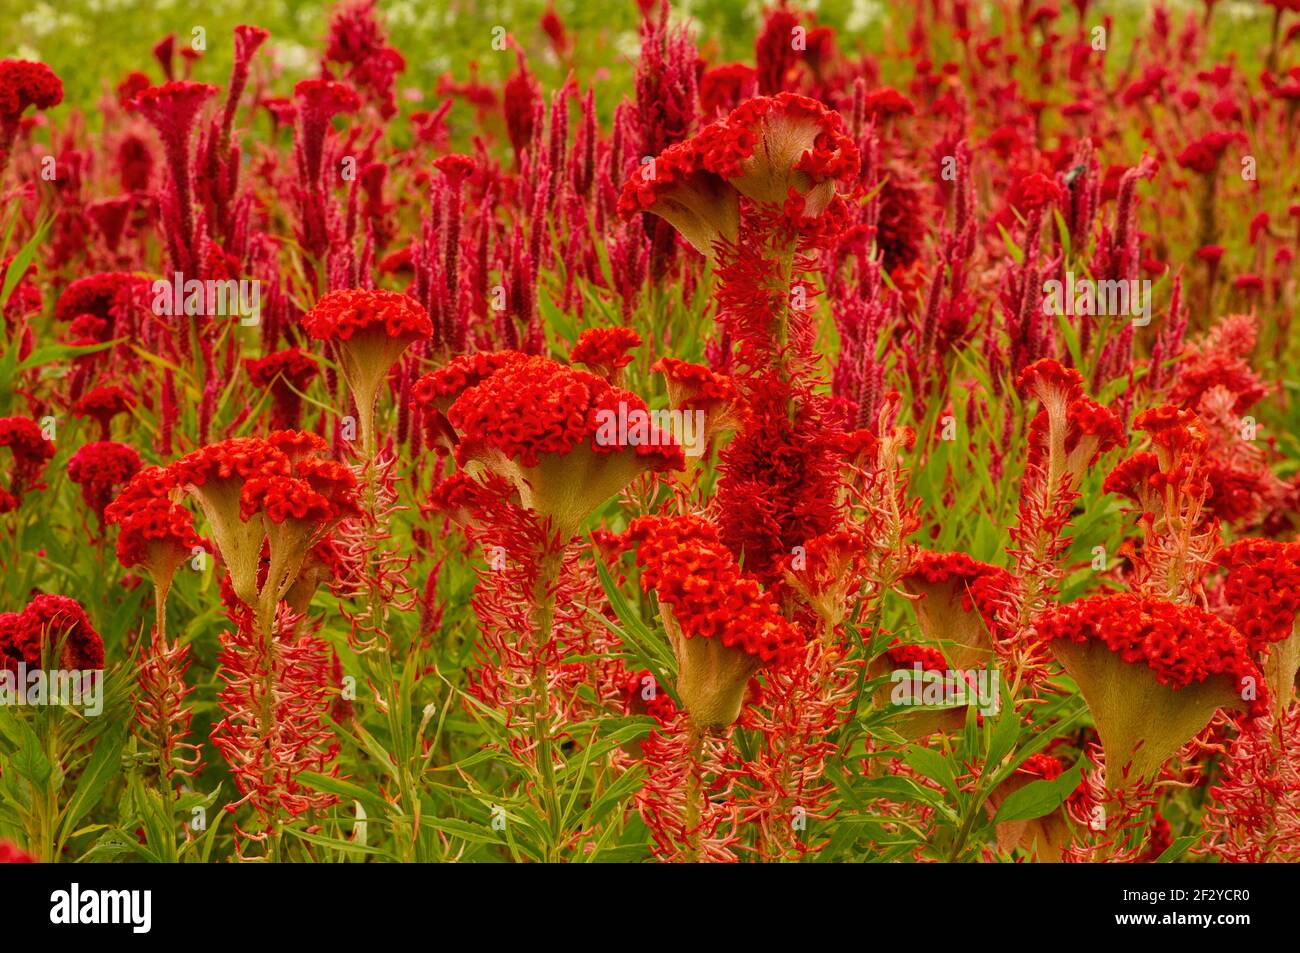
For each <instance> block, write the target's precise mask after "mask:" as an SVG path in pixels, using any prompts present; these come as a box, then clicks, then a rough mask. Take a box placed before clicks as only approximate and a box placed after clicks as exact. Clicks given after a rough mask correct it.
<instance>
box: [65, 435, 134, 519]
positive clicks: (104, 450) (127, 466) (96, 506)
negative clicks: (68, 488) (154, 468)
mask: <svg viewBox="0 0 1300 953" xmlns="http://www.w3.org/2000/svg"><path fill="white" fill-rule="evenodd" d="M139 469H140V454H139V453H138V452H136V449H135V448H134V447H128V446H127V445H126V444H124V443H115V442H113V441H111V440H100V441H98V442H96V443H88V444H86V445H85V446H82V447H79V448H78V449H77V452H76V453H74V454H73V455H72V458H71V459H70V460H68V479H70V480H71V481H72V482H73V483H76V484H77V485H78V486H80V487H81V498H82V499H83V500H85V501H86V505H87V506H88V507H90V508H91V510H93V511H94V513H95V516H96V517H97V518H98V519H99V520H100V522H103V520H104V507H106V506H108V504H109V503H110V502H112V499H113V497H114V496H115V495H116V489H117V487H120V486H122V485H123V484H125V483H126V482H127V481H128V480H129V479H131V477H133V476H135V473H136V471H137V470H139Z"/></svg>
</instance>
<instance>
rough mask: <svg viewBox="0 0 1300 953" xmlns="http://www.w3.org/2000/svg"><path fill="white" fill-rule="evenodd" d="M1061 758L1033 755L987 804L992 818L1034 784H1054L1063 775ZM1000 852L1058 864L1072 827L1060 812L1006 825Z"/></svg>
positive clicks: (999, 830)
mask: <svg viewBox="0 0 1300 953" xmlns="http://www.w3.org/2000/svg"><path fill="white" fill-rule="evenodd" d="M1064 770H1065V769H1064V767H1063V766H1062V765H1061V762H1060V759H1059V758H1054V757H1052V756H1051V755H1050V754H1041V753H1039V754H1033V755H1030V756H1029V757H1028V758H1026V759H1025V761H1024V763H1023V764H1021V765H1020V767H1018V768H1017V769H1016V770H1015V773H1013V774H1012V775H1011V777H1009V778H1007V779H1006V780H1005V781H1003V782H1002V783H1001V784H999V785H998V786H997V787H996V788H994V789H993V791H992V792H991V793H990V794H989V798H988V801H986V802H985V810H986V811H987V812H988V816H989V817H990V818H993V817H995V816H996V815H997V812H998V808H1000V807H1001V806H1002V805H1003V804H1004V803H1005V802H1006V800H1007V798H1009V797H1010V796H1011V795H1013V794H1015V793H1016V792H1017V791H1019V790H1021V789H1022V788H1024V787H1025V786H1026V785H1029V784H1033V783H1034V782H1035V781H1053V780H1055V779H1056V778H1059V777H1060V776H1061V774H1062V772H1063V771H1064ZM997 833H998V850H1000V851H1002V852H1003V853H1006V854H1010V853H1011V852H1012V851H1014V850H1016V849H1017V848H1024V850H1025V851H1026V852H1027V853H1028V854H1029V855H1031V856H1033V857H1035V858H1036V859H1037V860H1039V861H1041V862H1047V863H1057V862H1059V861H1060V860H1061V851H1062V848H1063V847H1064V846H1065V845H1066V844H1068V843H1069V841H1070V825H1069V823H1068V822H1067V821H1066V819H1065V817H1064V812H1063V811H1062V809H1061V808H1057V809H1056V810H1054V811H1050V812H1049V813H1047V814H1044V815H1043V816H1042V817H1035V818H1031V819H1028V820H1021V821H1003V822H1002V823H1000V824H998V825H997Z"/></svg>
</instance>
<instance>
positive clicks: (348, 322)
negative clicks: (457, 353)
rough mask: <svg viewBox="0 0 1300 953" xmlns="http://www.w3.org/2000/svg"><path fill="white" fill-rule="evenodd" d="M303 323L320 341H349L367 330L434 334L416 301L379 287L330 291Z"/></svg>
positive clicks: (414, 335)
mask: <svg viewBox="0 0 1300 953" xmlns="http://www.w3.org/2000/svg"><path fill="white" fill-rule="evenodd" d="M302 326H303V329H304V330H305V331H306V332H307V333H308V334H310V335H311V336H312V338H314V339H315V340H317V341H348V340H351V339H352V338H353V337H354V336H356V335H360V334H365V333H377V334H381V335H383V336H384V337H388V338H410V339H412V340H415V339H418V338H423V337H428V336H429V335H430V334H432V333H433V326H432V325H431V324H430V323H429V316H428V315H427V314H425V313H424V310H423V309H422V308H421V307H420V306H419V305H418V304H417V303H416V302H415V301H414V300H412V299H411V298H409V297H407V296H406V295H403V294H397V293H396V292H393V291H379V290H357V291H349V290H344V291H331V292H330V293H329V294H327V295H325V296H324V297H323V298H321V299H320V300H319V301H317V302H316V304H315V305H314V306H313V307H312V309H311V310H310V311H308V312H307V314H306V315H304V317H303V319H302Z"/></svg>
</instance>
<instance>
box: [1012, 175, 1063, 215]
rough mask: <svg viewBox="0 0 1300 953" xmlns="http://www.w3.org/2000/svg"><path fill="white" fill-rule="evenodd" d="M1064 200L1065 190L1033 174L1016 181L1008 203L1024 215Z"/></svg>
mask: <svg viewBox="0 0 1300 953" xmlns="http://www.w3.org/2000/svg"><path fill="white" fill-rule="evenodd" d="M1064 200H1065V189H1063V188H1061V187H1060V186H1059V185H1057V184H1056V182H1054V181H1053V180H1052V179H1050V178H1048V177H1047V176H1045V175H1043V173H1041V172H1034V173H1032V174H1030V175H1027V176H1025V177H1024V178H1022V179H1020V180H1018V181H1017V182H1016V184H1015V186H1014V187H1012V189H1011V195H1010V199H1009V201H1010V202H1011V204H1012V205H1014V206H1015V207H1016V208H1018V209H1020V211H1021V212H1023V213H1024V214H1026V215H1027V214H1029V213H1030V212H1033V211H1037V210H1038V209H1041V208H1044V207H1047V206H1051V205H1057V204H1059V203H1060V202H1063V201H1064Z"/></svg>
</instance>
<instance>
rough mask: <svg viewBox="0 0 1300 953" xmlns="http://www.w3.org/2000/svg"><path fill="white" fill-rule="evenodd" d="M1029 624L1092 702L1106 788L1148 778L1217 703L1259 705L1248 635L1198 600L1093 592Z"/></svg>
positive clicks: (1258, 679)
mask: <svg viewBox="0 0 1300 953" xmlns="http://www.w3.org/2000/svg"><path fill="white" fill-rule="evenodd" d="M1035 631H1036V634H1037V637H1038V638H1039V639H1041V640H1042V641H1043V642H1045V643H1047V644H1048V645H1049V646H1050V647H1051V649H1052V651H1053V652H1054V653H1055V654H1056V656H1057V658H1058V659H1060V661H1061V663H1062V664H1063V665H1064V666H1065V668H1066V671H1067V672H1069V673H1070V675H1071V676H1072V677H1073V678H1074V680H1075V681H1076V682H1077V683H1078V685H1079V690H1080V691H1081V692H1082V693H1083V697H1084V700H1085V701H1087V703H1088V706H1089V708H1090V709H1091V711H1092V715H1093V718H1094V720H1095V721H1096V723H1097V732H1098V734H1099V735H1100V736H1101V742H1102V747H1103V749H1104V750H1105V753H1106V781H1107V784H1108V785H1109V786H1110V787H1111V789H1112V790H1119V789H1120V788H1123V787H1126V786H1128V785H1130V784H1134V783H1138V782H1139V781H1146V780H1150V779H1151V778H1153V777H1154V776H1155V775H1156V773H1157V772H1158V771H1159V770H1160V768H1161V766H1162V765H1163V764H1164V763H1165V762H1166V761H1167V760H1168V759H1169V758H1170V757H1172V756H1173V754H1174V753H1175V752H1176V751H1178V749H1179V748H1181V747H1182V746H1183V745H1184V744H1186V743H1187V741H1188V740H1190V739H1191V738H1192V737H1194V736H1195V735H1196V734H1197V733H1198V732H1199V731H1200V730H1201V729H1202V728H1204V727H1205V725H1206V724H1207V723H1208V722H1209V720H1210V719H1211V718H1212V717H1213V716H1214V713H1215V712H1216V711H1218V710H1219V709H1220V708H1236V709H1248V710H1250V711H1252V712H1258V711H1261V710H1263V708H1264V698H1265V697H1266V691H1265V688H1264V679H1263V675H1262V674H1261V673H1260V670H1259V669H1258V667H1256V665H1255V663H1254V662H1253V661H1251V658H1250V655H1249V649H1248V646H1247V644H1246V640H1245V639H1244V638H1242V636H1241V634H1240V633H1239V632H1238V631H1237V630H1236V629H1234V628H1233V627H1232V626H1230V625H1228V624H1227V623H1226V622H1224V621H1223V620H1221V619H1219V618H1217V617H1215V616H1212V615H1210V614H1209V613H1208V612H1205V611H1203V610H1201V609H1198V608H1196V607H1194V606H1190V605H1180V604H1177V603H1173V602H1166V601H1163V600H1158V599H1147V598H1143V597H1140V596H1135V595H1128V594H1120V595H1110V596H1097V597H1092V598H1087V599H1080V600H1077V601H1075V602H1072V603H1070V604H1068V605H1062V606H1057V607H1054V608H1052V609H1050V610H1048V611H1047V612H1045V613H1044V614H1043V615H1042V616H1041V617H1040V618H1039V619H1038V620H1037V621H1036V622H1035Z"/></svg>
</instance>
